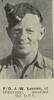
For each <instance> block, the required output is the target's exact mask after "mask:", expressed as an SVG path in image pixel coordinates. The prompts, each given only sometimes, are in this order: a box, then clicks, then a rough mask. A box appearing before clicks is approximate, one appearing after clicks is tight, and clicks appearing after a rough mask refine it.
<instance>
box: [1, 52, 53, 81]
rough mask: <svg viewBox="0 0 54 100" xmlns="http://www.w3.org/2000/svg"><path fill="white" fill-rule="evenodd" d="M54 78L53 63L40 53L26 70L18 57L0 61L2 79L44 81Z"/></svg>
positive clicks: (9, 57)
mask: <svg viewBox="0 0 54 100" xmlns="http://www.w3.org/2000/svg"><path fill="white" fill-rule="evenodd" d="M53 76H54V75H53V63H52V61H51V60H50V59H48V58H47V57H45V56H42V55H41V54H40V53H39V52H38V55H37V56H36V57H35V58H34V60H33V61H32V62H31V63H30V64H28V65H26V66H25V68H23V66H22V65H21V63H20V61H19V60H17V58H16V57H12V56H8V57H7V58H5V59H2V60H0V79H42V78H43V79H44V78H53Z"/></svg>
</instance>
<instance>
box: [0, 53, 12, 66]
mask: <svg viewBox="0 0 54 100" xmlns="http://www.w3.org/2000/svg"><path fill="white" fill-rule="evenodd" d="M10 61H11V55H9V56H7V57H5V58H3V59H0V65H7V64H10Z"/></svg>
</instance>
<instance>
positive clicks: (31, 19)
mask: <svg viewBox="0 0 54 100" xmlns="http://www.w3.org/2000/svg"><path fill="white" fill-rule="evenodd" d="M5 10H6V15H7V20H8V28H7V30H8V33H9V36H10V38H11V40H12V43H13V47H14V49H16V50H17V51H18V52H19V53H24V54H29V53H30V52H32V50H34V49H35V48H37V45H38V40H41V39H42V37H43V35H44V27H43V26H42V21H43V18H42V16H41V13H40V12H39V11H38V10H37V9H36V8H34V7H33V6H31V5H29V4H28V3H20V4H17V5H15V6H11V5H9V4H7V5H6V6H5Z"/></svg>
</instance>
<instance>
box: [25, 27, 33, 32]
mask: <svg viewBox="0 0 54 100" xmlns="http://www.w3.org/2000/svg"><path fill="white" fill-rule="evenodd" d="M26 30H27V31H29V32H34V30H33V29H30V28H27V29H26Z"/></svg>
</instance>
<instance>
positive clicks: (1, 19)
mask: <svg viewBox="0 0 54 100" xmlns="http://www.w3.org/2000/svg"><path fill="white" fill-rule="evenodd" d="M7 2H9V3H12V4H15V3H17V2H18V3H19V2H28V3H30V4H32V5H33V6H35V7H36V8H38V9H39V10H40V12H41V13H42V16H43V18H44V21H43V24H44V26H45V27H46V34H45V36H44V38H43V39H42V40H41V41H40V43H39V50H40V51H41V53H42V54H43V55H45V56H47V57H49V58H51V59H52V58H53V32H52V0H3V3H2V2H1V0H0V59H1V58H3V57H5V56H8V55H9V54H10V52H11V49H12V43H11V41H10V38H9V37H8V35H7V32H6V30H5V28H6V26H7V20H6V16H5V12H4V9H3V6H4V5H5V4H6V3H7Z"/></svg>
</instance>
